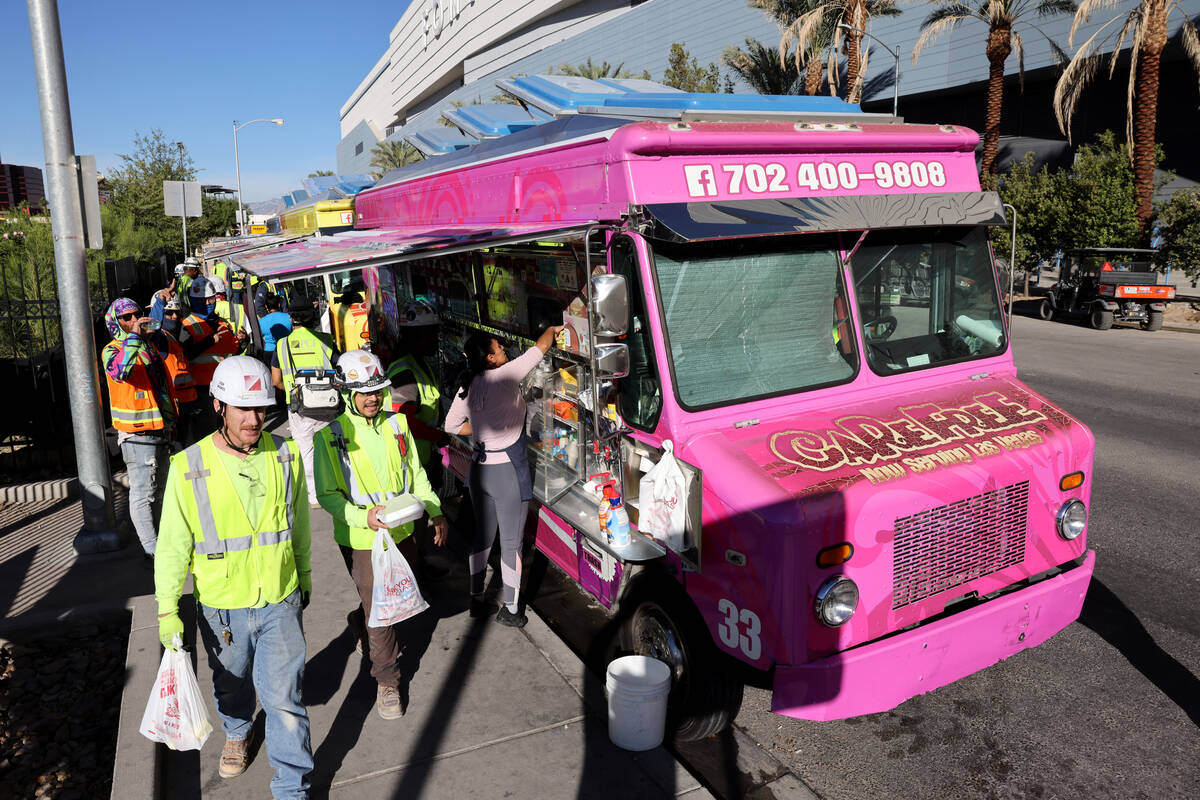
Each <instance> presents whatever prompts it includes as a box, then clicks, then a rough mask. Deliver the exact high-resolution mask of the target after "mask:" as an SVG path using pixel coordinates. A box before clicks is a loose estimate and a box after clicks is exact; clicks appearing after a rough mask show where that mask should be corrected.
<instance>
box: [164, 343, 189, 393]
mask: <svg viewBox="0 0 1200 800" xmlns="http://www.w3.org/2000/svg"><path fill="white" fill-rule="evenodd" d="M165 335H166V337H167V354H166V355H165V356H164V357H163V361H164V362H165V363H166V365H167V374H168V375H170V376H171V382H172V383H173V384H174V385H175V399H176V400H177V401H179V402H180V403H191V402H192V401H194V400H195V399H196V380H195V378H193V377H192V370H191V366H190V365H189V364H188V360H187V356H185V355H184V354H183V346H182V345H180V344H179V342H177V341H175V339H173V338H172V337H171V335H170V334H165Z"/></svg>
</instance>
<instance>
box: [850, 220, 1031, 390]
mask: <svg viewBox="0 0 1200 800" xmlns="http://www.w3.org/2000/svg"><path fill="white" fill-rule="evenodd" d="M850 270H851V274H852V276H853V280H854V294H855V296H856V298H857V300H858V316H859V321H860V323H861V326H862V337H863V342H864V343H865V349H866V352H867V363H868V364H869V365H870V367H871V369H872V370H874V371H875V372H876V373H878V374H880V375H895V374H898V373H901V372H910V371H913V370H918V369H924V368H927V367H933V366H938V365H941V364H949V363H956V362H961V361H970V360H973V359H980V358H989V357H991V356H995V355H998V354H999V353H1002V352H1004V348H1005V347H1006V345H1007V342H1006V339H1005V335H1004V325H1003V323H1002V321H1001V313H1002V312H1001V308H1000V298H999V295H998V294H997V290H996V281H995V278H994V277H993V275H994V273H993V270H992V259H991V252H990V250H989V249H988V243H987V237H986V235H985V233H984V230H983V229H982V228H966V229H964V228H919V229H916V230H905V231H871V232H868V233H867V235H866V237H865V239H864V240H863V242H862V244H861V245H860V246H859V247H858V249H857V250H856V251H853V256H852V257H851V259H850Z"/></svg>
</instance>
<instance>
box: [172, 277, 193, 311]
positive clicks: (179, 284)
mask: <svg viewBox="0 0 1200 800" xmlns="http://www.w3.org/2000/svg"><path fill="white" fill-rule="evenodd" d="M191 285H192V279H191V278H189V277H188V276H187V275H177V276H176V277H175V294H176V295H177V296H178V297H179V302H180V303H183V307H184V309H190V308H191V307H192V298H190V297H188V287H190V286H191Z"/></svg>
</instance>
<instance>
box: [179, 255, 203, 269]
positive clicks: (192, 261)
mask: <svg viewBox="0 0 1200 800" xmlns="http://www.w3.org/2000/svg"><path fill="white" fill-rule="evenodd" d="M183 263H184V264H186V265H187V266H189V267H199V266H200V261H199V259H197V258H196V257H195V256H188V257H187V258H185V259H184V260H183Z"/></svg>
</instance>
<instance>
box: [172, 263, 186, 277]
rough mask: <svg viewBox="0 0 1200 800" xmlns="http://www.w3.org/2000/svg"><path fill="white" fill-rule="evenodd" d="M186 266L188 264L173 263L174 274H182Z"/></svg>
mask: <svg viewBox="0 0 1200 800" xmlns="http://www.w3.org/2000/svg"><path fill="white" fill-rule="evenodd" d="M187 266H188V265H187V264H176V265H175V274H176V275H182V274H183V271H184V270H185V269H187Z"/></svg>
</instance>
